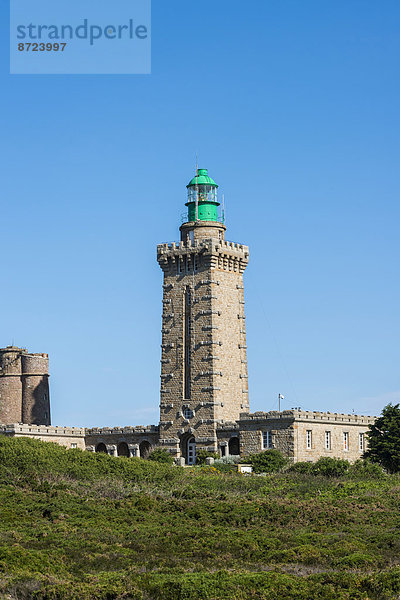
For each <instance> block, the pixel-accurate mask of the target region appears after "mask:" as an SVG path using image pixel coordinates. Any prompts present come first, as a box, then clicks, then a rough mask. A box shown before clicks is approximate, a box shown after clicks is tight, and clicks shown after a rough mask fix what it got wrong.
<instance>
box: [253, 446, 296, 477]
mask: <svg viewBox="0 0 400 600" xmlns="http://www.w3.org/2000/svg"><path fill="white" fill-rule="evenodd" d="M246 462H249V463H250V464H252V465H253V469H254V472H255V473H276V472H277V471H282V469H283V468H284V467H286V465H287V464H288V463H289V459H288V458H286V457H285V456H283V454H282V453H281V452H279V450H265V452H260V453H259V454H251V455H250V456H249V457H248V458H247V459H246Z"/></svg>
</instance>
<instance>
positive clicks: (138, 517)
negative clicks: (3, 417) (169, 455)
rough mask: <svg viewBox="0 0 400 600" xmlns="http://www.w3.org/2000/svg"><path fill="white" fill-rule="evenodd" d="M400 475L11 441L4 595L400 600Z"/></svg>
mask: <svg viewBox="0 0 400 600" xmlns="http://www.w3.org/2000/svg"><path fill="white" fill-rule="evenodd" d="M399 505H400V479H399V477H397V476H394V475H392V476H383V477H380V478H366V477H365V476H362V475H360V474H359V475H357V474H356V473H354V472H353V474H350V475H347V476H346V477H343V478H340V479H329V478H324V477H316V476H311V475H304V474H298V473H285V474H276V475H270V476H267V477H257V476H243V475H238V474H229V473H226V474H221V473H218V472H217V471H215V470H214V469H213V468H209V467H207V468H206V467H204V468H194V469H182V468H180V467H170V466H168V465H159V464H157V463H151V462H149V461H143V460H140V459H125V458H112V457H109V456H106V455H104V454H90V453H87V452H81V451H80V450H65V449H63V448H60V447H58V446H56V445H54V444H49V443H41V442H36V441H33V440H29V439H25V440H24V439H19V440H15V439H7V438H0V598H8V599H10V598H29V599H49V600H50V599H52V600H55V599H69V600H72V599H77V600H78V599H79V600H85V599H88V600H89V599H90V600H92V599H102V600H106V599H107V600H112V599H117V598H120V599H129V598H131V599H135V600H136V599H138V600H139V599H140V600H151V599H154V600H156V599H157V600H158V599H160V600H180V599H182V600H183V599H185V600H197V599H209V600H212V599H213V600H217V599H218V600H230V599H232V600H233V599H235V600H244V599H250V598H251V599H265V600H270V599H271V600H277V599H280V600H282V599H283V600H286V599H290V600H292V599H304V600H313V599H315V600H316V599H318V600H321V599H322V600H342V599H343V600H344V599H352V600H355V599H358V598H363V599H367V598H369V599H371V600H385V599H391V600H392V599H395V598H400V568H399V566H398V562H399V555H400V535H399V526H400V517H399Z"/></svg>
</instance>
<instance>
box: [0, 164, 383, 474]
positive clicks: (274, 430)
mask: <svg viewBox="0 0 400 600" xmlns="http://www.w3.org/2000/svg"><path fill="white" fill-rule="evenodd" d="M187 190H188V198H187V202H186V206H187V219H186V220H185V222H184V223H183V224H182V225H181V227H180V234H181V235H180V238H181V239H180V241H179V242H172V243H163V244H160V245H158V246H157V261H158V263H159V265H160V267H161V269H162V271H163V299H162V306H163V312H162V344H161V389H160V421H159V424H158V425H149V426H139V427H122V428H120V427H105V428H101V429H98V428H92V429H80V428H68V427H49V425H50V405H49V393H48V358H47V355H36V354H28V353H27V352H26V350H21V349H19V348H13V347H11V348H6V349H4V350H0V361H1V367H2V370H1V371H0V423H4V424H5V425H3V426H1V427H0V433H4V434H6V435H14V436H26V435H29V436H30V437H37V438H39V439H44V440H52V441H56V442H57V443H60V444H63V445H65V446H67V447H69V448H74V447H76V448H86V449H87V450H90V451H95V452H107V453H108V454H111V455H114V456H125V457H130V456H141V457H144V458H145V457H146V456H147V455H148V454H149V452H151V450H152V449H154V448H155V447H161V448H165V449H166V450H168V451H169V452H170V453H171V454H172V455H173V456H174V457H175V458H176V459H177V461H178V462H181V461H184V462H185V463H186V464H194V463H195V461H196V452H198V450H199V449H205V450H207V451H210V452H216V453H218V454H219V455H220V456H228V455H233V456H235V455H236V456H238V455H241V456H244V457H245V456H246V455H249V454H251V453H254V452H261V451H262V450H266V449H271V448H277V449H279V450H281V451H282V452H283V453H284V454H286V455H287V456H288V457H290V459H291V460H292V461H293V462H297V461H315V460H318V458H320V457H321V456H335V457H341V458H347V459H348V460H351V461H354V460H356V459H357V458H359V457H360V456H361V455H362V454H363V452H364V450H365V448H366V433H367V431H368V425H370V424H371V423H373V421H374V417H366V416H360V415H344V414H336V413H329V412H327V413H320V412H309V411H301V410H297V409H296V410H285V411H283V412H274V411H272V412H267V413H265V412H256V413H253V414H252V413H250V412H249V390H248V379H247V352H246V348H247V346H246V327H245V310H244V286H243V273H244V271H245V269H246V266H247V264H248V261H249V249H248V247H247V246H244V245H242V244H238V243H235V242H229V241H227V240H226V239H225V231H226V227H225V224H224V218H223V215H221V214H220V213H219V208H220V205H219V202H218V197H217V191H218V185H217V184H216V183H215V181H214V180H213V179H212V178H211V177H210V176H209V175H208V172H207V169H197V171H196V175H195V177H194V178H193V179H192V180H191V181H190V182H189V184H188V185H187ZM10 423H11V425H10ZM22 423H24V425H22ZM27 424H28V425H27ZM43 425H45V426H46V427H43Z"/></svg>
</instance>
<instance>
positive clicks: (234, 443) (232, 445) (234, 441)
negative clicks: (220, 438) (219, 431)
mask: <svg viewBox="0 0 400 600" xmlns="http://www.w3.org/2000/svg"><path fill="white" fill-rule="evenodd" d="M229 454H230V455H231V456H239V454H240V445H239V438H237V437H233V438H231V439H230V440H229Z"/></svg>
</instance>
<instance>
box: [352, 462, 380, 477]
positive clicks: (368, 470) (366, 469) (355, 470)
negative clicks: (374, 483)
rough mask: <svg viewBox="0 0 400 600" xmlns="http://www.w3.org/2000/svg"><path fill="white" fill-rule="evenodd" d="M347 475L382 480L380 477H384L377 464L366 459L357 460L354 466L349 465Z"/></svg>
mask: <svg viewBox="0 0 400 600" xmlns="http://www.w3.org/2000/svg"><path fill="white" fill-rule="evenodd" d="M348 473H349V475H350V476H352V477H361V478H366V479H382V477H385V471H384V469H383V468H382V467H381V466H380V465H379V464H377V463H373V462H371V461H370V460H367V459H360V460H357V461H356V462H355V463H354V464H352V465H350V467H349V471H348Z"/></svg>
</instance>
